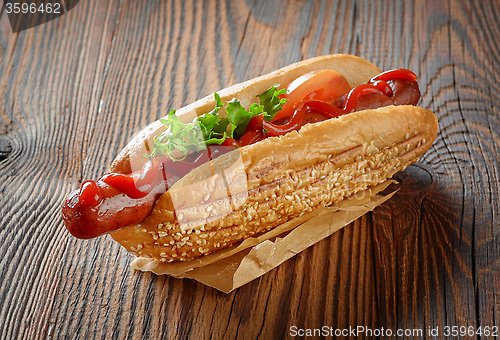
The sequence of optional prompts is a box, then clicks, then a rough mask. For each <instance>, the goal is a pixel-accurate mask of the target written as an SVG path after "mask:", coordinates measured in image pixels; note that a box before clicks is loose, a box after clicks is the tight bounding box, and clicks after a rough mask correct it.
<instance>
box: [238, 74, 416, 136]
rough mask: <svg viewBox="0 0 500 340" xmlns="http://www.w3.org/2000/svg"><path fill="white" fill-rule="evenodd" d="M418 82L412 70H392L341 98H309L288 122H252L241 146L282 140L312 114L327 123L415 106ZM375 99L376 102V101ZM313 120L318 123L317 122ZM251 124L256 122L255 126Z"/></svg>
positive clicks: (297, 128) (258, 120) (280, 119)
mask: <svg viewBox="0 0 500 340" xmlns="http://www.w3.org/2000/svg"><path fill="white" fill-rule="evenodd" d="M416 80H417V76H416V75H415V73H413V72H411V71H409V70H404V69H398V70H390V71H386V72H383V73H380V74H379V75H377V76H375V77H373V78H372V79H370V80H369V81H368V83H367V84H363V85H359V86H356V87H354V88H352V89H351V90H350V91H349V92H348V93H347V94H345V95H343V96H341V97H337V98H331V99H329V100H327V101H319V100H308V99H307V98H308V97H311V96H310V95H309V96H308V97H306V98H304V100H303V101H302V102H301V103H300V104H299V105H296V110H295V111H294V112H293V113H292V114H291V115H290V116H288V117H286V119H285V120H283V117H279V119H278V120H277V119H276V118H278V117H275V119H274V120H273V121H271V122H267V121H265V120H263V119H262V116H257V117H254V118H252V120H251V121H250V122H251V124H249V126H248V128H247V130H246V132H245V134H243V136H242V137H241V138H240V140H239V144H240V145H241V146H244V145H248V144H252V143H254V142H256V141H259V140H261V139H264V138H266V137H270V136H281V135H284V134H287V133H289V132H291V131H294V130H299V129H300V128H301V127H302V126H303V125H305V124H306V123H307V122H308V119H307V118H308V117H307V116H308V115H310V114H313V113H319V114H320V115H322V116H323V119H322V120H326V119H331V118H337V117H339V116H341V115H345V114H348V113H351V112H354V111H357V110H359V109H368V108H377V107H381V106H387V105H416V104H417V103H418V101H419V99H420V91H419V89H418V84H417V82H416ZM402 91H406V92H411V94H409V95H406V96H401V92H402ZM403 97H404V98H403ZM375 98H377V99H376V100H374V99H375ZM367 102H368V105H367ZM370 102H371V104H373V105H371V104H370ZM361 103H362V104H361ZM360 104H361V106H362V107H361V108H360ZM314 120H315V121H318V119H314ZM252 121H254V122H253V123H252ZM279 122H281V123H279Z"/></svg>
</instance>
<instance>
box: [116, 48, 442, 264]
mask: <svg viewBox="0 0 500 340" xmlns="http://www.w3.org/2000/svg"><path fill="white" fill-rule="evenodd" d="M322 69H334V70H336V71H338V72H340V73H341V74H343V75H344V76H345V77H346V79H347V81H348V82H349V84H350V85H351V87H354V86H357V85H360V84H364V83H366V82H367V81H368V80H369V79H370V78H371V77H373V76H374V75H376V74H378V73H379V72H380V70H379V69H378V68H377V67H376V66H374V65H373V64H371V63H369V62H367V61H365V60H363V59H360V58H358V57H353V56H348V55H333V56H325V57H318V58H313V59H310V60H306V61H303V62H300V63H297V64H293V65H290V66H288V67H286V68H283V69H281V70H278V71H275V72H273V73H270V74H268V75H266V76H262V77H259V78H255V79H253V80H250V81H247V82H245V83H242V84H239V85H235V86H232V87H229V88H227V89H224V90H222V91H220V92H218V93H219V95H220V96H221V98H222V100H224V101H227V100H230V99H232V98H235V97H236V98H238V99H239V100H240V101H241V102H242V105H243V106H246V107H248V106H249V105H250V103H252V102H254V101H255V97H256V95H257V94H259V93H262V92H263V91H265V90H266V89H267V88H269V87H270V86H272V85H273V84H275V83H279V84H281V85H282V86H286V85H287V84H288V83H290V82H291V81H292V80H294V79H296V78H297V77H299V76H300V75H302V74H304V73H306V72H309V71H312V70H322ZM214 106H215V102H214V100H213V97H206V98H204V99H202V100H199V101H197V102H196V103H194V104H191V105H189V106H186V107H185V108H183V109H181V110H179V111H177V112H178V115H179V116H180V119H181V120H185V121H190V120H192V118H193V117H194V115H199V114H203V113H205V112H208V111H210V110H211V109H212V108H213V107H214ZM162 129H163V126H162V125H161V124H157V123H154V124H152V125H150V126H149V127H148V128H146V129H145V130H143V131H142V132H141V133H139V134H138V135H137V136H136V137H135V138H134V139H133V140H132V141H131V142H130V143H129V145H127V146H126V147H125V149H124V150H123V151H122V152H121V153H120V155H119V156H118V157H117V159H116V160H115V161H114V162H113V165H112V168H111V171H115V172H118V171H122V172H127V171H128V172H129V171H130V169H131V168H133V167H134V162H135V161H136V159H138V158H139V157H142V156H143V155H144V153H145V150H147V149H148V148H149V146H150V145H152V143H153V136H154V135H156V134H158V133H160V132H161V131H162ZM437 130H438V123H437V119H436V116H435V115H434V113H432V112H431V111H429V110H426V109H423V108H419V107H415V106H388V107H383V108H379V109H375V110H364V111H358V112H354V113H351V114H348V115H344V116H341V117H339V118H336V119H330V120H326V121H322V122H318V123H315V124H308V125H305V126H303V127H302V128H301V129H300V131H298V132H297V131H293V132H290V133H288V134H286V135H284V136H281V137H270V138H267V139H265V140H263V141H260V142H258V143H256V144H253V145H250V146H246V147H243V148H239V149H237V150H235V151H233V152H231V153H229V154H226V155H223V156H220V157H219V158H217V159H216V160H214V161H212V162H210V163H206V164H204V165H202V166H200V167H199V168H197V169H195V170H193V171H191V172H190V173H189V174H187V175H186V176H185V177H184V178H182V179H181V180H180V181H179V182H177V183H176V184H175V185H174V186H173V187H172V188H170V189H169V190H168V191H167V192H166V193H165V194H163V195H162V196H161V197H160V198H159V199H158V201H157V202H156V204H155V207H154V209H153V211H152V212H151V214H150V215H149V216H148V217H147V218H146V219H145V220H144V221H143V222H142V223H140V224H137V225H132V226H129V227H126V228H123V229H120V230H118V231H115V232H112V233H111V236H112V237H113V238H114V239H115V240H116V241H117V242H119V243H120V244H122V245H123V246H124V247H125V248H126V249H127V250H128V251H130V252H132V253H134V254H135V255H137V256H140V257H146V258H152V259H155V260H158V261H162V262H171V261H177V260H181V261H185V260H190V259H193V258H196V257H198V256H200V255H203V254H208V253H211V252H213V251H216V250H218V249H221V248H224V247H227V246H229V245H231V244H234V243H235V242H238V241H240V240H242V239H245V238H247V237H250V236H252V235H255V234H258V233H261V232H264V231H266V230H269V229H272V228H274V227H276V226H277V225H279V224H281V223H284V222H286V221H287V220H290V219H293V218H295V217H297V216H300V215H303V214H305V213H308V212H310V211H313V210H315V209H317V208H320V207H323V206H327V205H331V204H334V203H336V202H339V201H341V200H342V199H344V198H346V197H348V196H350V195H352V194H354V193H357V192H359V191H362V190H365V189H366V188H368V187H369V186H372V185H376V184H379V183H381V182H384V181H385V180H386V179H388V178H390V177H391V176H392V175H393V174H395V173H396V172H398V171H401V170H403V169H404V168H406V167H407V166H408V165H409V164H411V163H414V162H416V161H417V160H418V158H419V157H420V156H422V155H423V154H424V153H425V152H426V151H427V150H428V149H429V148H430V146H431V145H432V142H433V141H434V139H435V138H436V135H437Z"/></svg>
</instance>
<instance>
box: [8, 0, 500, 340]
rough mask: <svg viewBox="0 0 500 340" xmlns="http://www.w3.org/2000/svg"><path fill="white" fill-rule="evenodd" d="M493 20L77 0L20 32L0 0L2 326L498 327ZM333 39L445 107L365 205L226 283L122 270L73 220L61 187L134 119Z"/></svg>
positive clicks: (56, 334) (240, 334) (121, 139)
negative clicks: (383, 191) (264, 268)
mask: <svg viewBox="0 0 500 340" xmlns="http://www.w3.org/2000/svg"><path fill="white" fill-rule="evenodd" d="M499 16H500V2H498V1H495V0H490V1H479V0H476V1H467V0H463V1H454V0H450V1H411V0H408V1H401V2H399V1H376V2H375V1H373V2H372V1H361V0H360V1H342V0H339V1H328V0H322V1H304V0H300V1H299V0H296V1H286V0H281V1H250V0H248V1H242V0H239V1H223V0H217V1H195V0H191V1H128V0H121V1H115V0H110V1H97V0H81V1H80V3H79V4H78V5H77V6H76V7H75V8H74V9H73V10H72V11H70V12H69V13H68V14H66V15H64V16H63V17H61V18H59V19H56V20H54V21H51V22H49V23H47V24H45V25H42V26H39V27H36V28H33V29H29V30H27V31H23V32H21V33H16V34H13V33H12V32H11V30H10V26H9V23H8V20H7V16H6V13H5V11H2V14H1V17H0V101H1V103H0V192H1V198H0V218H1V227H0V278H1V279H0V338H1V339H11V338H18V339H41V338H50V339H65V338H68V339H70V338H71V339H73V338H74V339H94V338H99V339H101V338H105V339H110V338H118V339H125V338H127V339H128V338H143V339H146V338H151V339H155V338H169V339H174V338H180V339H183V338H192V339H208V338H214V339H222V338H224V339H230V338H242V339H253V338H261V339H271V338H288V337H292V336H293V335H294V334H295V333H299V332H300V329H302V330H306V329H314V328H321V327H322V326H327V327H328V329H329V331H334V330H340V331H342V330H344V329H349V327H351V328H355V327H357V326H364V327H366V328H370V329H372V331H375V332H376V331H377V330H378V331H379V332H382V331H383V330H387V329H390V330H391V331H393V332H396V330H397V329H402V330H405V329H406V330H412V329H416V330H417V332H418V330H420V331H422V334H423V335H425V336H426V337H429V336H428V335H429V333H428V332H429V331H430V330H435V329H436V327H439V334H440V336H441V337H442V336H443V335H444V334H445V333H444V332H445V331H446V329H448V332H450V333H451V332H452V331H453V328H452V327H453V326H459V327H461V326H464V327H468V328H467V335H466V336H465V338H469V337H471V338H481V336H476V335H474V336H469V335H468V334H469V333H468V332H469V331H470V330H473V331H475V330H477V329H478V328H479V327H482V328H481V330H483V331H484V330H486V328H485V327H489V329H490V330H491V329H492V327H498V326H500V195H499V192H500V182H499V177H500V162H499V157H498V154H499V152H500V113H499V110H500V86H499V84H500V73H499V70H500V49H499V44H498V41H499V39H500V23H499V20H498V17H499ZM330 53H351V54H356V55H359V56H361V57H364V58H366V59H368V60H369V61H371V62H373V63H375V64H376V65H378V66H379V67H380V68H382V69H390V68H399V67H403V68H409V69H412V70H413V71H415V72H416V73H417V74H418V76H419V82H420V88H421V91H422V100H421V104H420V105H421V106H423V107H426V108H429V109H431V110H433V111H434V112H435V113H436V114H437V116H438V118H439V126H440V131H439V135H438V138H437V140H436V141H435V143H434V146H433V147H432V148H431V150H429V152H428V153H427V154H426V155H425V156H424V157H423V158H422V159H421V160H420V162H419V163H418V164H416V165H414V166H411V167H409V168H408V169H407V170H406V171H404V172H403V173H400V174H398V175H397V179H398V180H399V181H400V182H401V184H400V185H399V188H400V190H399V191H398V193H397V194H396V196H395V197H393V198H392V199H391V200H390V201H389V202H387V203H385V204H383V205H382V206H380V207H378V208H377V209H375V211H374V212H373V213H370V214H367V215H365V216H363V217H362V218H361V219H359V220H357V221H356V222H354V223H352V224H351V225H349V226H348V227H346V228H344V229H343V230H341V231H339V232H337V233H335V234H334V235H333V236H331V237H329V238H327V239H325V240H323V241H321V242H319V243H318V244H316V245H314V246H313V247H311V248H309V249H307V250H305V251H304V252H302V253H300V254H299V255H297V256H296V257H294V258H293V259H291V260H289V261H287V262H285V263H284V264H282V265H281V266H279V267H278V268H276V269H274V270H272V271H271V272H269V273H267V274H265V275H264V276H262V277H261V278H259V279H257V280H254V281H252V282H251V283H249V284H247V285H245V286H243V287H242V288H239V289H237V290H236V291H234V292H232V293H230V294H224V293H221V292H219V291H217V290H215V289H212V288H209V287H207V286H205V285H203V284H201V283H198V282H196V281H193V280H188V279H183V280H179V279H175V278H172V277H166V276H155V275H152V274H149V273H140V272H136V271H132V270H131V269H130V268H129V264H130V262H131V260H132V257H131V256H130V255H128V254H127V253H126V252H125V251H124V250H123V249H122V248H121V247H120V246H119V245H117V244H116V243H114V242H113V241H112V239H111V238H110V237H109V236H108V237H101V238H98V239H93V240H90V241H82V240H78V239H75V238H73V237H71V236H70V235H69V234H68V233H67V232H66V230H65V229H64V227H63V223H62V220H61V214H60V208H61V204H62V202H63V198H64V197H65V195H66V194H68V193H69V192H71V191H72V190H74V189H75V188H77V187H78V185H79V183H80V182H81V181H82V180H84V179H88V178H97V177H99V176H100V175H101V174H102V173H104V172H105V171H106V169H107V168H108V166H109V165H110V163H111V161H112V160H113V158H114V157H115V156H116V154H117V153H118V152H119V150H120V149H121V148H122V147H123V146H124V145H125V144H126V143H127V141H128V140H129V139H130V138H131V137H132V136H133V135H134V133H136V132H137V131H139V130H140V129H141V127H143V126H145V125H146V124H148V123H150V122H152V121H154V120H156V119H158V118H160V117H162V116H163V115H165V114H166V113H167V112H168V111H169V110H170V109H174V108H178V107H180V106H182V105H184V104H187V103H190V102H192V101H194V100H195V99H197V98H200V97H202V96H205V95H207V94H210V93H212V92H214V91H216V90H218V89H219V88H222V87H226V86H228V85H230V84H234V83H237V82H240V81H243V80H246V79H249V78H252V77H254V76H257V75H260V74H264V73H267V72H269V71H272V70H274V69H277V68H279V67H282V66H285V65H288V64H290V63H292V62H296V61H299V60H302V59H305V58H308V57H312V56H317V55H323V54H330ZM294 326H295V327H296V328H294ZM330 327H331V330H330ZM446 327H449V328H446ZM469 327H470V328H469ZM382 329H383V330H382ZM294 330H295V333H294ZM457 330H458V331H459V330H460V329H455V331H457ZM462 330H463V329H462ZM350 334H351V335H352V333H350ZM366 334H367V333H360V335H366ZM381 334H383V333H381ZM385 334H386V335H387V334H388V333H385ZM393 335H395V333H393ZM415 335H416V336H415V337H416V338H419V337H423V336H418V333H415ZM482 337H484V334H483V336H482ZM436 338H437V337H436Z"/></svg>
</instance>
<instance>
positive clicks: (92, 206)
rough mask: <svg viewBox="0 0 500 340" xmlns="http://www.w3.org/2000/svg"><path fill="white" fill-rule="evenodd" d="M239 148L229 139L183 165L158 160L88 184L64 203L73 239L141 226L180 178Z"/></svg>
mask: <svg viewBox="0 0 500 340" xmlns="http://www.w3.org/2000/svg"><path fill="white" fill-rule="evenodd" d="M236 147H237V144H236V141H235V140H234V139H232V138H227V139H226V140H225V141H224V142H223V143H222V144H221V145H210V146H209V147H208V148H207V149H206V150H204V151H202V152H199V153H196V154H190V155H188V156H187V157H186V158H185V159H184V160H183V161H173V160H172V159H171V158H170V157H168V156H161V157H156V158H153V159H151V160H149V161H147V162H146V163H145V164H144V166H143V168H142V169H141V170H140V171H136V172H132V173H131V174H122V173H108V174H105V175H104V176H102V177H101V178H99V179H98V180H97V181H92V180H88V181H85V182H83V183H82V185H81V187H80V190H76V191H74V192H73V193H72V194H70V195H69V196H68V197H67V198H66V200H65V202H64V206H63V209H62V213H63V219H64V222H65V225H66V228H67V229H68V231H69V232H70V233H71V234H72V235H73V236H75V237H78V238H83V239H88V238H93V237H97V236H100V235H103V234H105V233H108V232H111V231H114V230H118V229H121V228H123V227H126V226H128V225H131V224H137V223H140V222H142V221H143V220H144V219H145V218H146V217H147V216H148V215H149V213H150V212H151V210H153V207H154V203H155V202H156V200H157V199H158V197H160V196H161V195H162V194H164V193H165V192H166V191H167V190H168V188H169V187H171V186H172V185H174V184H175V182H177V181H178V180H179V179H180V178H182V177H183V176H184V175H186V174H187V173H188V172H190V171H191V170H192V169H194V168H197V167H198V166H200V165H202V164H204V163H206V162H208V161H209V160H212V159H215V158H217V157H218V156H220V155H222V154H224V153H226V152H229V151H232V150H234V149H235V148H236Z"/></svg>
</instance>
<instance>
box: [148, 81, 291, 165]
mask: <svg viewBox="0 0 500 340" xmlns="http://www.w3.org/2000/svg"><path fill="white" fill-rule="evenodd" d="M278 87H279V84H276V85H274V86H272V87H270V88H269V89H268V90H266V91H265V92H264V93H262V94H260V95H259V96H258V97H259V99H260V104H257V103H253V104H252V105H250V108H249V109H248V111H247V110H246V109H245V108H244V107H243V106H241V103H240V101H239V100H238V99H235V98H234V99H232V100H230V101H229V102H227V105H226V108H225V109H224V108H223V106H224V103H223V102H222V100H221V98H220V96H219V95H218V94H217V93H215V94H214V97H215V108H214V109H213V110H212V111H210V112H208V113H204V114H202V115H201V116H199V117H196V118H195V119H194V120H193V121H192V122H191V123H187V124H186V123H183V122H181V121H180V120H179V119H178V118H177V116H176V115H175V110H172V111H170V113H169V114H168V116H167V119H163V118H162V119H160V122H162V123H163V124H164V125H165V126H166V127H167V129H166V130H165V131H164V132H162V133H161V134H160V135H158V136H156V137H155V139H154V146H153V150H152V152H151V154H149V155H147V156H148V157H155V156H158V155H167V156H169V157H170V158H172V159H173V160H174V161H181V160H183V159H184V158H185V157H186V156H187V155H188V154H190V153H195V152H200V151H203V150H205V149H206V147H207V146H208V145H212V144H219V145H220V144H222V143H223V142H224V140H225V139H226V138H227V137H230V138H239V137H241V135H243V133H245V130H246V128H247V126H248V123H249V122H250V119H252V118H253V117H256V116H258V115H263V118H264V119H265V120H266V121H271V120H272V119H273V118H274V117H275V116H276V114H277V113H278V111H280V110H281V109H282V108H283V104H284V103H285V102H286V99H284V98H283V99H280V98H279V96H280V95H282V94H284V93H285V92H286V90H285V89H282V90H279V91H278V90H277V89H278ZM220 110H222V111H224V110H225V113H226V114H225V117H220V116H219V111H220Z"/></svg>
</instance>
